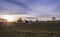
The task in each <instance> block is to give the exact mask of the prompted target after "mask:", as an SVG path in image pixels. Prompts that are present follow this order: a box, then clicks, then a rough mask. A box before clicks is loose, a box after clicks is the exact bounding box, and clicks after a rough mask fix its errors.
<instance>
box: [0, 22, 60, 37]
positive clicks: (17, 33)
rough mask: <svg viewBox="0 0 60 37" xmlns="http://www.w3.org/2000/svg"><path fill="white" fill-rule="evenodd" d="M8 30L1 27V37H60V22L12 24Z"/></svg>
mask: <svg viewBox="0 0 60 37" xmlns="http://www.w3.org/2000/svg"><path fill="white" fill-rule="evenodd" d="M11 25H12V26H10V27H8V28H3V27H2V28H1V27H0V37H59V36H60V22H44V23H40V22H38V23H36V22H33V23H31V24H29V23H17V22H14V23H11Z"/></svg>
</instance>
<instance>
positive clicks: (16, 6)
mask: <svg viewBox="0 0 60 37" xmlns="http://www.w3.org/2000/svg"><path fill="white" fill-rule="evenodd" d="M0 13H1V14H29V15H33V16H38V17H39V16H44V17H49V16H57V17H59V15H60V0H0Z"/></svg>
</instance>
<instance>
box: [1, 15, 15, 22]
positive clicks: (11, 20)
mask: <svg viewBox="0 0 60 37" xmlns="http://www.w3.org/2000/svg"><path fill="white" fill-rule="evenodd" d="M2 18H4V19H6V20H7V21H8V22H13V21H14V17H13V16H11V15H3V16H2Z"/></svg>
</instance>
